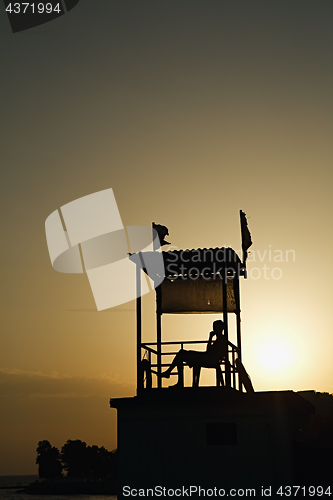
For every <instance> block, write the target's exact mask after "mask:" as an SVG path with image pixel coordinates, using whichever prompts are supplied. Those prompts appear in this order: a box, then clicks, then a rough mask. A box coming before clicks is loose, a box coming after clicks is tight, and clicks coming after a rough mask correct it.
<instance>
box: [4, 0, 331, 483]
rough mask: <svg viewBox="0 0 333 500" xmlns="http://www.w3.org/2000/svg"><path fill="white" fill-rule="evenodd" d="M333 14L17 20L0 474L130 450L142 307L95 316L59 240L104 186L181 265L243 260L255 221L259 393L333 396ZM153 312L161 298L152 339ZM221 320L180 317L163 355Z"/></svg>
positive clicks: (226, 4) (7, 106) (236, 4)
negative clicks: (208, 253)
mask: <svg viewBox="0 0 333 500" xmlns="http://www.w3.org/2000/svg"><path fill="white" fill-rule="evenodd" d="M332 13H333V4H332V2H330V1H328V0H317V1H316V2H314V1H312V0H293V1H289V0H288V1H287V0H272V1H270V2H267V0H252V1H251V2H249V1H248V0H246V1H245V0H237V1H234V0H158V1H157V0H81V1H80V2H79V4H78V5H77V6H76V7H75V8H74V9H73V10H72V11H70V12H69V13H67V14H66V15H64V16H63V17H61V18H59V19H57V20H55V21H52V22H49V23H47V24H44V25H42V26H39V27H36V28H32V29H29V30H26V31H22V32H19V33H16V34H13V33H12V32H11V29H10V25H9V21H8V19H7V17H6V15H5V12H4V10H3V9H2V10H1V14H0V37H1V43H0V53H1V75H2V78H1V91H2V92H1V117H0V120H1V122H0V123H1V135H0V141H1V174H2V175H1V202H2V209H1V215H2V225H1V227H2V245H1V254H2V256H1V271H2V300H1V306H2V312H1V335H0V391H1V398H0V405H1V406H0V475H5V474H34V473H37V466H36V464H35V459H36V447H37V443H38V441H39V440H43V439H48V440H49V441H50V442H51V444H52V445H53V446H56V447H58V448H61V447H62V445H63V444H64V443H65V442H66V441H67V439H81V440H83V441H86V442H87V444H89V445H93V444H96V445H98V446H105V447H106V448H107V449H109V450H112V449H114V448H116V446H117V442H116V410H114V409H110V407H109V399H110V397H123V396H124V397H125V396H134V395H135V390H136V387H135V385H136V364H135V363H136V358H135V347H136V346H135V336H136V332H135V303H134V302H129V303H126V304H123V305H121V306H119V307H116V308H113V309H108V310H106V311H101V312H97V310H96V307H95V303H94V298H93V295H92V292H91V289H90V286H89V283H88V279H87V276H86V275H83V274H82V275H74V274H61V273H57V272H56V271H54V270H53V269H52V266H51V263H50V258H49V255H48V250H47V245H46V239H45V228H44V224H45V219H46V218H47V217H48V216H49V215H50V214H51V213H52V212H53V211H54V210H56V209H57V208H60V207H61V206H62V205H64V204H66V203H68V202H70V201H73V200H75V199H77V198H80V197H82V196H85V195H88V194H90V193H94V192H97V191H100V190H103V189H107V188H112V189H113V191H114V194H115V197H116V200H117V203H118V207H119V211H120V214H121V217H122V221H123V224H124V225H143V226H145V225H146V226H150V225H151V223H152V221H154V222H156V223H159V224H164V225H166V226H168V228H169V233H170V236H169V238H168V240H169V241H170V242H171V243H172V245H173V248H178V249H182V248H183V249H185V248H199V247H218V246H231V247H232V248H234V249H235V250H236V251H239V249H240V226H239V210H240V209H242V210H243V211H244V212H245V213H246V214H247V216H248V223H249V228H250V231H251V234H252V240H253V246H252V247H251V248H250V250H251V253H250V256H249V260H248V266H247V267H248V271H249V276H248V279H247V280H242V281H241V307H242V343H243V361H244V365H245V367H246V369H247V371H248V372H249V374H250V376H251V378H252V382H253V385H254V388H255V390H257V391H269V390H294V391H300V390H310V389H312V390H316V391H321V392H323V391H326V392H329V393H332V392H333V363H332V354H333V336H332V314H331V307H332V266H331V262H330V258H331V249H332V199H333V196H332V194H333V193H332V159H333V151H332V137H333V119H332V88H333V85H332V84H333V81H332V80H333V78H332V73H333V71H332V69H333V64H332V62H333V61H332V59H333V58H332V46H333V40H332V38H333V36H332ZM239 255H241V254H240V252H239ZM265 266H266V267H265ZM273 269H274V270H273ZM154 311H155V294H154V292H152V293H151V294H149V295H147V296H145V297H144V298H143V340H145V341H154V340H155V337H154V335H155V314H154ZM214 319H216V316H214V315H213V316H211V315H195V316H176V315H173V316H171V315H170V316H165V317H163V337H162V340H175V339H182V340H187V339H202V340H203V339H206V338H208V335H209V331H210V330H211V323H212V321H213V320H214ZM233 335H234V332H233V330H231V340H232V339H233ZM210 372H213V371H212V370H211V371H209V370H205V371H204V373H203V375H204V376H203V378H202V382H203V383H205V384H210V383H212V384H213V383H214V377H215V374H214V373H210Z"/></svg>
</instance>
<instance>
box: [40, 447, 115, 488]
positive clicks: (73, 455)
mask: <svg viewBox="0 0 333 500" xmlns="http://www.w3.org/2000/svg"><path fill="white" fill-rule="evenodd" d="M36 464H38V474H39V477H40V478H43V479H52V478H57V477H61V476H62V475H63V472H66V473H67V476H68V477H84V478H94V479H102V478H105V477H108V476H109V475H110V474H112V473H114V471H115V467H116V453H115V452H111V451H108V450H106V449H105V448H104V446H102V447H100V448H99V447H98V446H95V445H94V446H87V444H86V443H85V442H83V441H81V440H80V439H76V440H71V439H69V440H68V441H67V442H66V443H65V444H64V446H63V447H62V448H61V452H60V451H59V450H58V448H55V447H54V446H51V444H50V443H49V441H46V440H44V441H39V443H38V447H37V459H36Z"/></svg>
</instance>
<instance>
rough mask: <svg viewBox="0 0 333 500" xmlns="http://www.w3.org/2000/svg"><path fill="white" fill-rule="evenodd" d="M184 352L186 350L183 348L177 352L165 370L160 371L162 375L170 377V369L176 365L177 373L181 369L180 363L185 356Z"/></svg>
mask: <svg viewBox="0 0 333 500" xmlns="http://www.w3.org/2000/svg"><path fill="white" fill-rule="evenodd" d="M186 353H187V351H184V349H181V350H180V351H179V352H177V354H176V356H175V357H174V358H173V361H172V363H171V365H170V366H169V368H168V369H167V370H165V372H163V373H162V377H166V378H170V374H171V372H172V370H173V369H174V368H175V367H176V366H177V368H178V375H179V372H180V371H183V370H182V365H183V362H184V361H185V358H186Z"/></svg>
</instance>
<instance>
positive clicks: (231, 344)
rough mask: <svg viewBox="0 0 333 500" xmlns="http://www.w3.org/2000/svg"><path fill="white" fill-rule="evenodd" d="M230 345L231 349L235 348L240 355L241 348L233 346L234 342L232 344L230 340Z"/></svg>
mask: <svg viewBox="0 0 333 500" xmlns="http://www.w3.org/2000/svg"><path fill="white" fill-rule="evenodd" d="M228 345H230V346H231V347H233V348H234V349H235V350H236V351H237V352H238V353H239V352H240V349H239V347H237V346H236V345H235V344H233V343H232V342H230V340H228Z"/></svg>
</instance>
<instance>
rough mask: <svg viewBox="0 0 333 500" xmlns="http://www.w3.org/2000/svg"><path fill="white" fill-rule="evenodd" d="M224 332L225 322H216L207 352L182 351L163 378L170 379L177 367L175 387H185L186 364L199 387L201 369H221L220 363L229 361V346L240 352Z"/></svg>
mask: <svg viewBox="0 0 333 500" xmlns="http://www.w3.org/2000/svg"><path fill="white" fill-rule="evenodd" d="M223 330H224V323H223V321H221V320H217V321H214V323H213V331H212V332H210V334H209V339H208V342H207V348H206V351H201V352H200V351H185V350H184V349H181V350H180V351H179V352H178V353H177V354H176V356H175V357H174V359H173V361H172V363H171V365H170V366H169V368H168V369H167V370H166V371H165V372H163V373H162V377H166V378H170V374H171V372H172V370H173V369H174V368H175V367H177V369H178V382H177V384H176V385H175V386H173V387H183V385H184V378H183V377H184V375H183V363H186V364H187V365H188V366H189V367H190V368H192V367H193V385H197V384H198V379H199V374H200V368H201V367H206V368H217V367H219V364H220V361H222V360H223V359H225V360H226V361H227V360H228V345H231V346H232V347H234V348H235V349H236V350H237V351H238V348H237V347H236V346H235V345H234V344H232V343H231V342H229V341H227V339H226V338H225V336H224V335H223V333H222V332H223ZM215 336H216V339H215V340H214V341H213V337H215ZM196 379H197V380H196ZM222 385H223V380H222Z"/></svg>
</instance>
